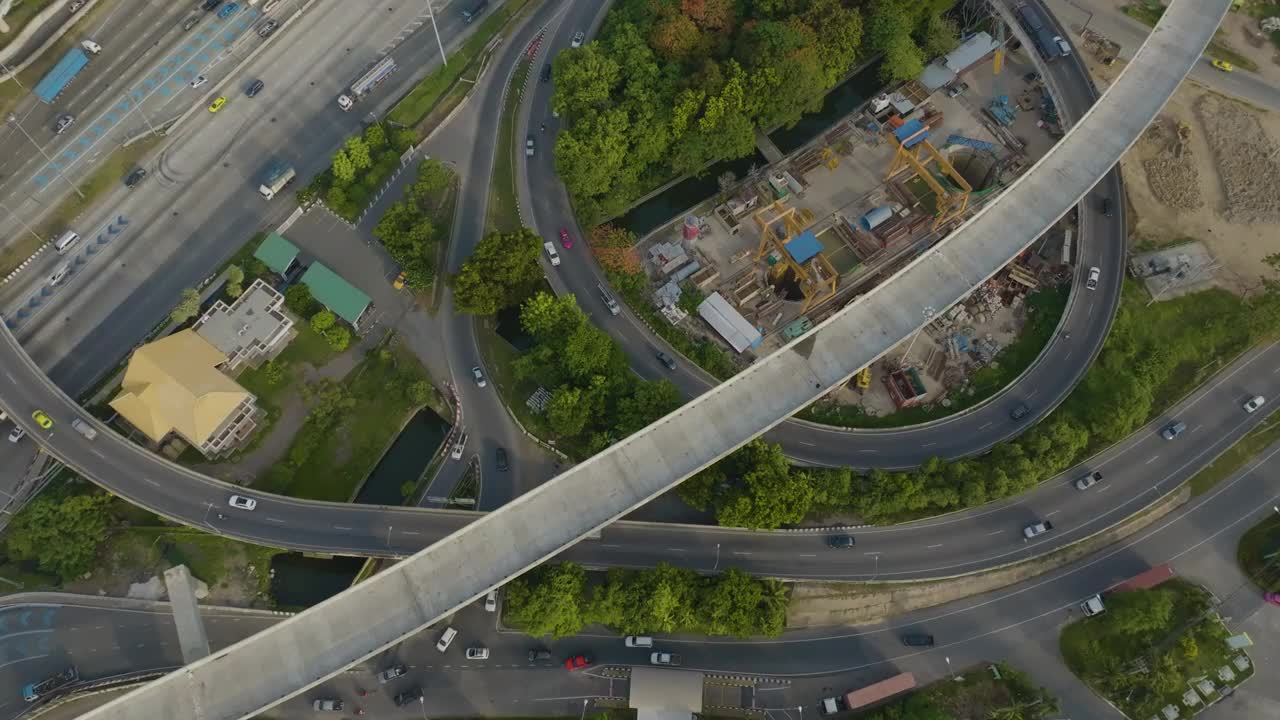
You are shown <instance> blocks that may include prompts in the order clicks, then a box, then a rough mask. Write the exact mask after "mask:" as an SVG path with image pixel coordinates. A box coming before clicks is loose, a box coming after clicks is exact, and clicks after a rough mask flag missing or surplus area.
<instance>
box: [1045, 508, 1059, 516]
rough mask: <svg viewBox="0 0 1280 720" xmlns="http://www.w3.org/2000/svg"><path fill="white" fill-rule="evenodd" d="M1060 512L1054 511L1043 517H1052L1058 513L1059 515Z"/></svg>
mask: <svg viewBox="0 0 1280 720" xmlns="http://www.w3.org/2000/svg"><path fill="white" fill-rule="evenodd" d="M1060 512H1062V511H1061V510H1054V511H1053V512H1051V513H1049V514H1048V515H1045V517H1053V516H1054V515H1057V514H1058V513H1060Z"/></svg>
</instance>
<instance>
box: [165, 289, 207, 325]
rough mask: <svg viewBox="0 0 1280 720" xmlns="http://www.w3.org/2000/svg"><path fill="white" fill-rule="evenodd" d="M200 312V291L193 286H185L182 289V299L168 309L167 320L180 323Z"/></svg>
mask: <svg viewBox="0 0 1280 720" xmlns="http://www.w3.org/2000/svg"><path fill="white" fill-rule="evenodd" d="M198 312H200V293H198V292H196V290H195V288H187V289H186V290H183V291H182V299H181V300H179V301H178V304H177V305H175V306H174V308H173V310H170V311H169V320H170V321H172V322H175V323H178V324H182V323H184V322H186V321H188V320H190V319H191V318H193V317H195V316H196V313H198Z"/></svg>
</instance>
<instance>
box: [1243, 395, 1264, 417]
mask: <svg viewBox="0 0 1280 720" xmlns="http://www.w3.org/2000/svg"><path fill="white" fill-rule="evenodd" d="M1266 401H1267V399H1266V398H1264V397H1262V396H1261V395H1254V396H1253V397H1251V398H1249V400H1248V402H1246V403H1245V404H1244V411H1245V412H1247V413H1253V412H1254V411H1255V410H1257V409H1258V408H1260V407H1262V405H1263V403H1265V402H1266Z"/></svg>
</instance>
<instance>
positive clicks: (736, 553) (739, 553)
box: [733, 550, 751, 555]
mask: <svg viewBox="0 0 1280 720" xmlns="http://www.w3.org/2000/svg"><path fill="white" fill-rule="evenodd" d="M733 554H734V555H750V554H751V553H749V552H742V551H741V550H734V551H733Z"/></svg>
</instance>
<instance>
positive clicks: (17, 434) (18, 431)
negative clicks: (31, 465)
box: [9, 427, 27, 443]
mask: <svg viewBox="0 0 1280 720" xmlns="http://www.w3.org/2000/svg"><path fill="white" fill-rule="evenodd" d="M26 436H27V431H26V430H23V429H22V428H20V427H15V428H14V429H13V430H11V431H10V432H9V442H11V443H16V442H18V441H19V440H21V439H22V438H24V437H26Z"/></svg>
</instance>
